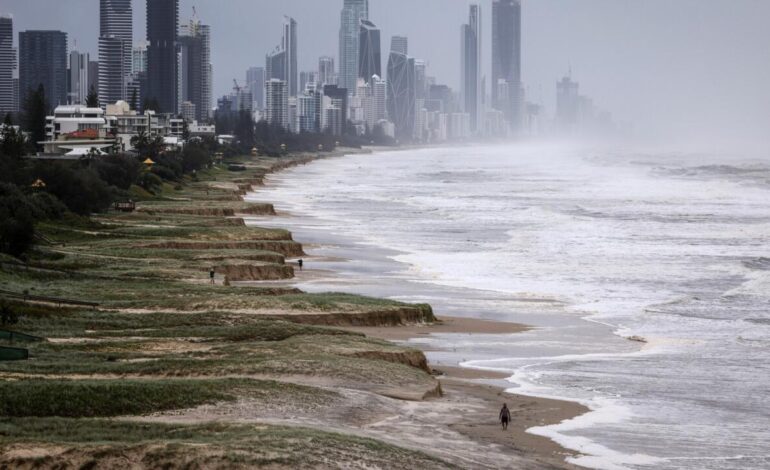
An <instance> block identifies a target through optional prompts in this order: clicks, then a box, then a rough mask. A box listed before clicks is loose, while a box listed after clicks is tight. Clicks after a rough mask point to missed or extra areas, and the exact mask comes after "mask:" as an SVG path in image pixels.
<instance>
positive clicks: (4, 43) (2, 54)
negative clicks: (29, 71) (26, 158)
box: [0, 16, 17, 119]
mask: <svg viewBox="0 0 770 470" xmlns="http://www.w3.org/2000/svg"><path fill="white" fill-rule="evenodd" d="M14 70H16V51H15V50H14V48H13V18H12V17H10V16H0V114H2V115H3V116H4V115H5V113H8V112H14V111H17V108H16V101H17V100H16V97H15V96H14V89H13V71H14ZM0 119H2V118H0Z"/></svg>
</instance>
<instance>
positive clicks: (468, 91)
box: [460, 5, 484, 132]
mask: <svg viewBox="0 0 770 470" xmlns="http://www.w3.org/2000/svg"><path fill="white" fill-rule="evenodd" d="M461 54H462V61H461V63H462V70H461V71H460V78H461V85H460V92H461V93H462V98H461V101H462V104H463V111H465V112H466V113H468V114H469V115H470V125H471V131H472V132H477V131H478V129H479V126H480V123H481V116H482V112H483V109H482V106H481V97H482V96H483V94H484V91H483V89H482V88H481V6H479V5H471V6H470V15H469V18H468V24H464V25H463V26H462V43H461Z"/></svg>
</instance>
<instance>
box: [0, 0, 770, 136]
mask: <svg viewBox="0 0 770 470" xmlns="http://www.w3.org/2000/svg"><path fill="white" fill-rule="evenodd" d="M342 3H343V1H342V0H181V1H180V19H181V20H182V21H185V20H186V19H189V17H190V16H191V15H192V7H193V5H194V6H196V8H197V10H198V15H199V17H200V18H201V19H202V20H203V22H205V23H208V24H210V25H211V27H212V36H213V38H212V41H213V43H212V61H213V64H214V77H215V78H214V86H215V88H214V92H215V95H216V96H219V95H222V94H224V93H227V92H228V91H230V90H231V88H232V79H233V78H237V79H238V80H239V82H242V81H243V80H244V77H245V70H246V68H247V67H248V66H251V65H264V56H265V53H266V52H267V51H268V50H271V49H272V48H273V47H274V46H275V45H276V44H278V42H279V41H280V34H281V28H280V24H281V21H282V18H283V15H284V14H287V15H290V16H293V17H294V18H295V19H296V20H297V22H298V23H299V56H300V57H299V59H300V69H302V70H306V69H315V67H316V63H317V58H318V56H320V55H333V56H335V57H336V55H337V48H338V46H337V42H338V31H339V16H340V9H341V7H342ZM471 3H479V2H472V1H470V0H370V9H371V12H370V19H371V20H372V21H373V22H375V23H376V24H377V25H378V26H380V27H381V28H382V32H383V46H384V47H388V44H389V42H390V37H391V36H392V35H394V34H398V35H407V36H408V37H409V41H410V44H409V47H410V55H413V56H415V57H417V58H422V59H425V60H426V61H427V62H428V64H429V74H430V75H434V76H436V77H437V79H438V81H439V82H440V83H446V84H449V85H450V86H452V87H453V88H457V86H458V85H459V67H460V54H459V44H460V25H461V24H462V23H463V22H465V21H466V20H467V12H468V5H469V4H471ZM480 3H481V4H482V5H483V8H484V9H485V11H484V25H483V28H484V47H485V57H486V58H487V59H486V62H487V63H486V66H485V72H484V73H485V75H487V76H488V75H489V74H490V65H489V63H488V59H489V55H490V53H489V51H490V48H491V19H490V15H491V0H481V1H480ZM522 3H523V28H524V32H523V79H524V81H525V86H526V89H527V93H528V99H529V100H531V101H534V102H539V103H542V104H544V105H545V106H546V108H547V110H548V112H549V113H552V112H553V106H554V101H555V82H556V80H557V79H559V78H560V77H561V76H563V75H564V74H565V73H566V72H567V70H568V68H569V66H570V65H571V66H572V71H573V77H574V78H575V79H576V80H578V81H579V82H580V85H581V92H583V93H584V94H586V95H589V96H591V97H592V98H594V100H595V102H596V103H597V104H598V105H599V106H601V107H602V108H605V109H607V110H609V111H611V112H612V113H613V115H614V116H615V117H616V119H618V120H625V121H629V122H633V123H634V124H635V126H636V128H637V129H642V130H643V131H644V132H652V133H659V134H666V133H671V134H678V135H685V136H698V135H704V134H707V133H709V134H713V133H714V132H717V131H719V132H722V133H725V134H730V135H733V136H745V137H746V138H752V139H759V140H762V139H765V140H766V141H767V142H768V144H770V137H768V136H770V25H768V23H770V0H523V1H522ZM0 13H11V14H13V15H14V22H15V25H14V26H15V30H16V32H18V31H19V30H25V29H60V30H63V31H66V32H67V33H69V38H70V47H72V46H73V44H74V41H77V44H78V48H79V49H81V50H85V51H90V52H91V53H92V54H93V55H95V52H96V41H97V35H98V29H99V21H98V14H99V2H98V0H2V3H0ZM144 16H145V2H144V1H143V0H134V17H135V18H134V29H135V37H136V39H137V40H140V39H143V38H144ZM383 57H385V55H384V54H383ZM383 67H384V64H383Z"/></svg>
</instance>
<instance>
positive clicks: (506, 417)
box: [500, 403, 511, 431]
mask: <svg viewBox="0 0 770 470" xmlns="http://www.w3.org/2000/svg"><path fill="white" fill-rule="evenodd" d="M510 421H511V410H509V409H508V404H507V403H503V409H501V410H500V424H502V425H503V431H505V430H506V429H508V423H509V422H510Z"/></svg>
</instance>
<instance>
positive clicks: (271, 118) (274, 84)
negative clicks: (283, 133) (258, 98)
mask: <svg viewBox="0 0 770 470" xmlns="http://www.w3.org/2000/svg"><path fill="white" fill-rule="evenodd" d="M288 93H289V88H288V85H287V84H286V82H285V81H283V80H278V79H276V78H273V79H270V80H268V81H266V82H265V101H266V102H265V120H267V122H268V123H269V124H271V125H273V126H280V127H282V128H284V129H288V128H289V94H288Z"/></svg>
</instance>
